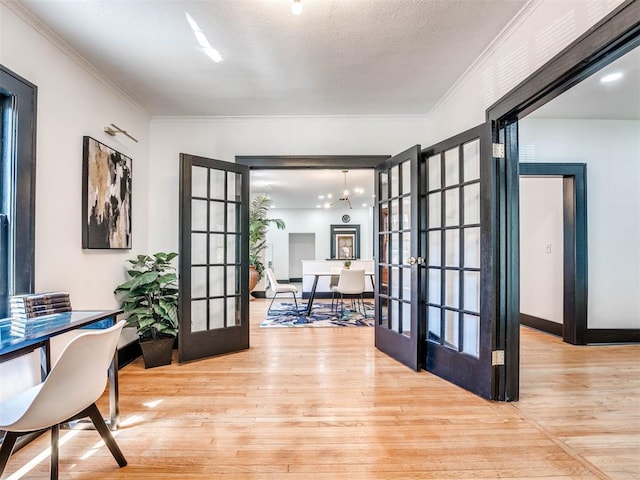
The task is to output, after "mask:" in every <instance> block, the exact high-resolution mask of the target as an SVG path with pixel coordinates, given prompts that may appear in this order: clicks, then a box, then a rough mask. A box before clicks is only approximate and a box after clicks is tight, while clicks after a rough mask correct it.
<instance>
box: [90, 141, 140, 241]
mask: <svg viewBox="0 0 640 480" xmlns="http://www.w3.org/2000/svg"><path fill="white" fill-rule="evenodd" d="M82 157H83V163H82V248H87V249H112V248H114V249H115V248H120V249H126V248H131V159H130V158H129V157H127V156H126V155H123V154H122V153H120V152H117V151H116V150H114V149H112V148H110V147H108V146H106V145H105V144H103V143H100V142H99V141H97V140H95V139H93V138H91V137H88V136H85V137H83V149H82Z"/></svg>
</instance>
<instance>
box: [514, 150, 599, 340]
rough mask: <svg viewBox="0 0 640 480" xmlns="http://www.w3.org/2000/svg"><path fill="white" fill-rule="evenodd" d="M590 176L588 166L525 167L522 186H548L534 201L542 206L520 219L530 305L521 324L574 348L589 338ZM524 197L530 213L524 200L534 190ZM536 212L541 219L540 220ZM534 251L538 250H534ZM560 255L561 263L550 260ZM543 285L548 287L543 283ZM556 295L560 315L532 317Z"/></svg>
mask: <svg viewBox="0 0 640 480" xmlns="http://www.w3.org/2000/svg"><path fill="white" fill-rule="evenodd" d="M586 177H587V166H586V164H561V163H521V164H520V181H521V185H522V182H523V181H526V180H529V181H533V182H538V183H542V184H543V185H538V186H541V187H543V188H544V190H543V191H540V192H539V193H540V196H539V197H538V198H535V197H533V198H530V199H531V200H534V201H537V205H535V206H533V205H529V207H534V208H529V209H527V210H528V212H527V213H528V215H527V216H524V217H523V216H521V217H520V228H521V230H520V231H521V238H520V281H521V284H520V290H521V292H522V293H521V295H520V306H521V307H522V306H526V308H525V309H522V308H521V310H520V323H521V324H523V325H528V326H531V327H533V328H537V329H539V330H542V331H546V332H548V333H553V334H555V335H558V336H561V337H562V338H563V340H564V341H565V342H567V343H571V344H574V345H583V344H585V343H586V339H587V287H588V276H587V258H588V249H587V186H586ZM545 182H546V183H545ZM554 182H557V183H554ZM520 193H521V196H520V212H521V213H525V212H523V206H525V207H526V205H523V199H524V200H525V202H526V197H525V195H526V194H527V193H528V189H526V188H525V189H523V190H521V192H520ZM554 193H556V194H557V196H554ZM534 194H535V190H534ZM556 200H559V203H560V205H557V202H556ZM545 202H549V203H545ZM556 208H557V210H559V211H558V212H557V213H558V214H559V217H560V218H559V219H557V220H558V221H557V222H555V225H557V226H559V227H560V231H559V232H556V231H555V230H556V228H555V225H552V224H553V223H554V222H553V218H551V217H552V216H553V211H554V209H556ZM536 213H538V214H539V215H538V216H535V215H536ZM527 219H529V221H530V222H536V223H535V225H530V226H531V227H533V231H528V232H526V233H525V229H526V227H527V225H526V224H525V222H527ZM523 233H525V234H524V235H523ZM558 239H560V241H558ZM541 242H542V243H541ZM554 245H555V246H554ZM523 247H525V248H523ZM534 249H537V250H536V251H533V250H534ZM556 252H560V255H556ZM554 257H555V258H557V259H558V261H560V262H561V265H556V264H554V262H553V261H552V262H549V261H548V260H547V258H551V259H553V258H554ZM556 267H560V268H556ZM554 270H555V277H556V278H557V275H558V270H559V271H560V272H561V274H560V278H559V283H558V285H554V286H550V285H549V281H550V280H551V281H552V279H551V277H552V276H554V273H553V272H554ZM545 272H547V274H545ZM536 277H537V278H536ZM540 282H543V283H545V285H544V286H542V285H540ZM536 283H537V284H538V285H536ZM545 287H547V288H549V287H551V290H548V291H546V292H542V291H541V290H540V289H541V288H545ZM554 295H555V296H559V297H561V300H560V302H559V305H558V308H559V311H558V308H555V309H554V308H552V309H548V308H547V309H543V310H537V311H546V312H548V314H549V315H548V316H547V315H535V314H530V313H529V314H528V313H527V312H526V311H525V310H526V309H532V308H533V309H536V308H538V309H539V308H540V304H541V303H542V304H545V303H547V306H548V304H549V302H550V300H549V299H550V298H552V297H553V296H554ZM534 311H536V310H534ZM529 312H531V310H529ZM548 317H552V318H548ZM558 320H559V321H558Z"/></svg>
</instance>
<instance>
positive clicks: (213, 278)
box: [209, 267, 225, 297]
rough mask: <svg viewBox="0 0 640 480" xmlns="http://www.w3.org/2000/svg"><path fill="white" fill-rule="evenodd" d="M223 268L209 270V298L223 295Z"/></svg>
mask: <svg viewBox="0 0 640 480" xmlns="http://www.w3.org/2000/svg"><path fill="white" fill-rule="evenodd" d="M224 284H225V281H224V267H210V268H209V296H210V297H220V296H222V295H224Z"/></svg>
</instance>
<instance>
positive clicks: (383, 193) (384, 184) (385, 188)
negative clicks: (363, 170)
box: [378, 172, 389, 200]
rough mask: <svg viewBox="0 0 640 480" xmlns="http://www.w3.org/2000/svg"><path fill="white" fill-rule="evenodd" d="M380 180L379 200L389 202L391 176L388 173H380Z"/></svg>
mask: <svg viewBox="0 0 640 480" xmlns="http://www.w3.org/2000/svg"><path fill="white" fill-rule="evenodd" d="M378 179H379V180H380V198H379V200H387V199H388V198H389V175H387V172H380V175H379V176H378Z"/></svg>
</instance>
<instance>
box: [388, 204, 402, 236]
mask: <svg viewBox="0 0 640 480" xmlns="http://www.w3.org/2000/svg"><path fill="white" fill-rule="evenodd" d="M390 213H391V230H400V200H391V210H390Z"/></svg>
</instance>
